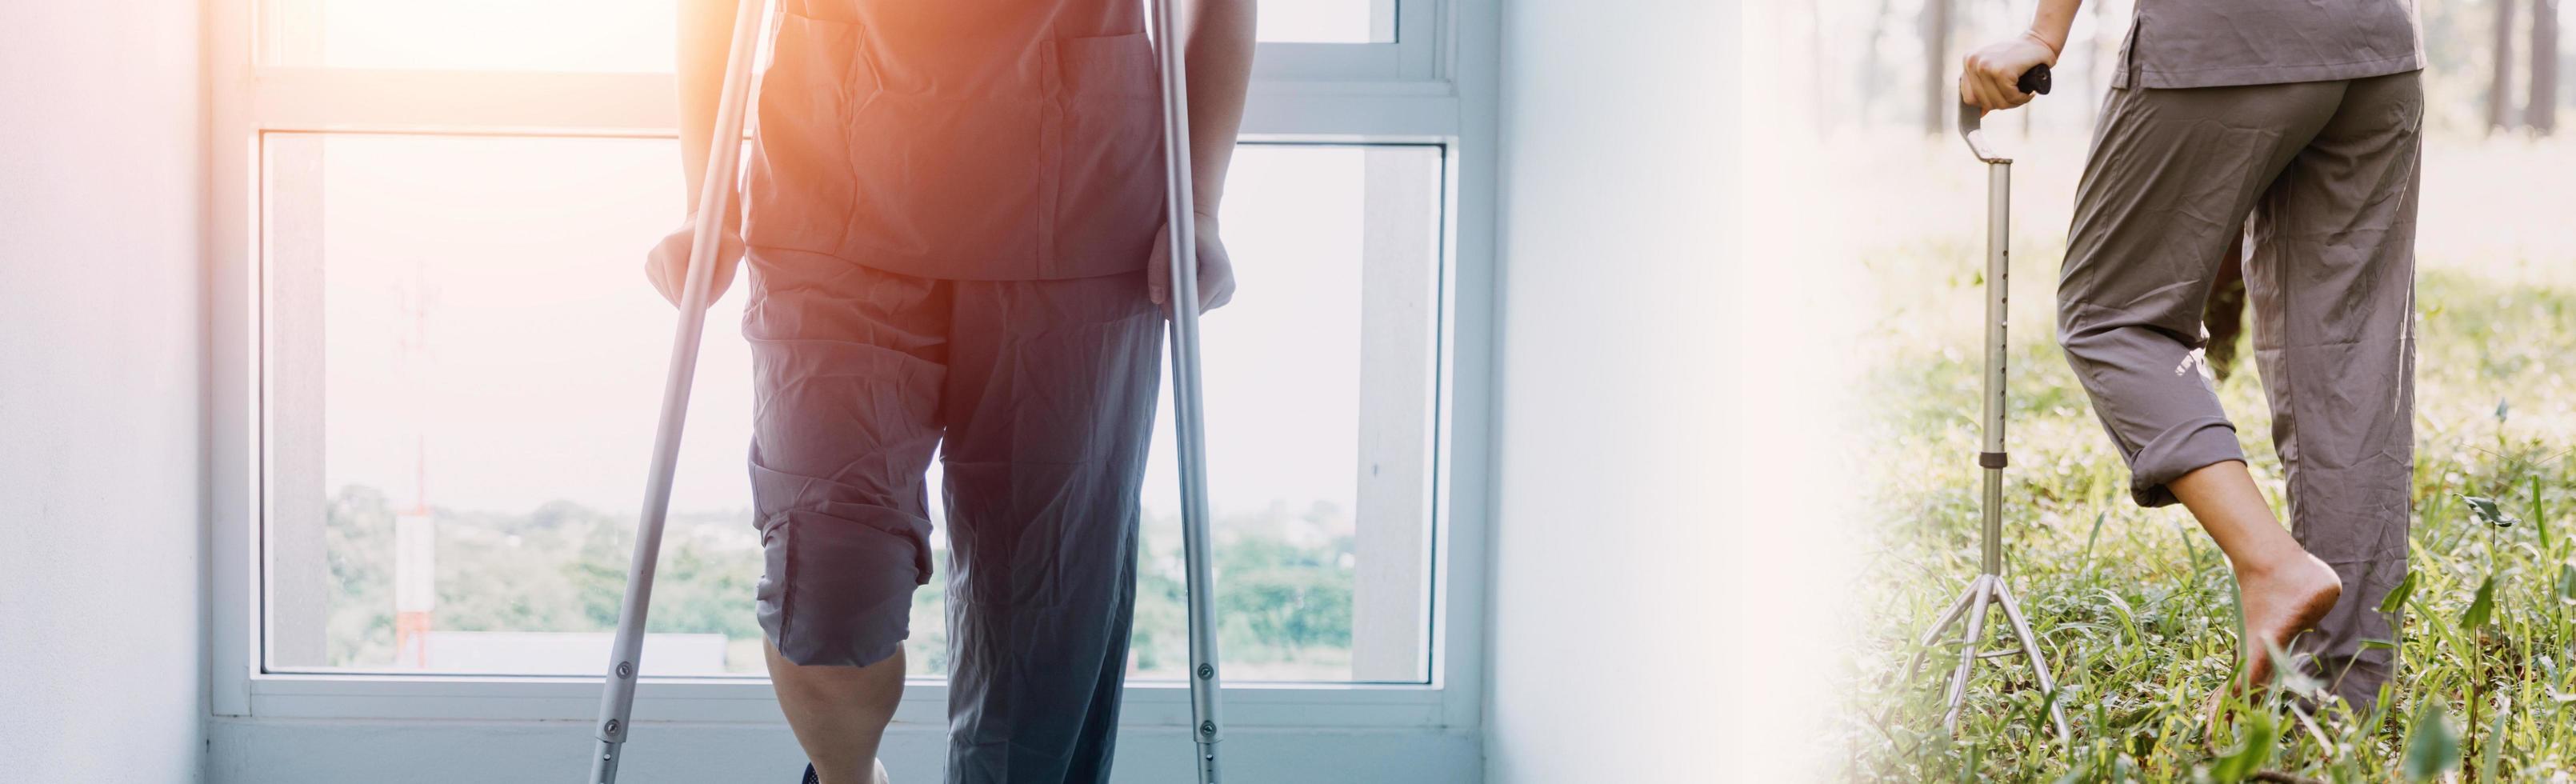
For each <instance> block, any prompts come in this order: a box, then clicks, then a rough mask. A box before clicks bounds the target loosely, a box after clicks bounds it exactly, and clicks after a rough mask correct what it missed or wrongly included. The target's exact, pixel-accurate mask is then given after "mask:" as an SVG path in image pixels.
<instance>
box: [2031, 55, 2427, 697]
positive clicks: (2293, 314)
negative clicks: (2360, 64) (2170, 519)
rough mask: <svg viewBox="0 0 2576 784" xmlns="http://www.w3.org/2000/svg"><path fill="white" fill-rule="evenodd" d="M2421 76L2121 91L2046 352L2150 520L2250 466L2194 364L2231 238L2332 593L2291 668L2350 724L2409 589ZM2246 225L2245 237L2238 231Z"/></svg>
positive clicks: (2373, 682) (2377, 676) (2090, 178)
mask: <svg viewBox="0 0 2576 784" xmlns="http://www.w3.org/2000/svg"><path fill="white" fill-rule="evenodd" d="M2420 73H2421V72H2406V73H2399V74H2393V75H2388V76H2376V77H2370V78H2363V79H2352V80H2340V81H2319V82H2296V83H2287V84H2263V85H2247V86H2235V87H2201V88H2189V89H2149V88H2128V89H2120V90H2114V91H2113V92H2112V94H2111V96H2110V98H2109V99H2108V100H2107V101H2106V103H2105V105H2104V107H2103V113H2102V118H2101V122H2100V124H2099V126H2098V130H2097V131H2096V133H2095V136H2094V139H2093V149H2092V153H2091V155H2090V157H2089V160H2087V162H2086V164H2085V170H2084V176H2083V180H2082V182H2081V183H2080V184H2079V185H2078V187H2077V191H2076V203H2075V218H2074V224H2073V227H2072V228H2071V230H2070V232H2069V236H2068V239H2067V250H2066V261H2065V266H2064V268H2063V270H2062V271H2061V273H2060V277H2059V280H2058V289H2057V337H2058V341H2059V343H2060V344H2061V345H2062V346H2064V348H2065V352H2066V358H2067V362H2068V363H2069V364H2071V365H2073V366H2074V370H2075V375H2076V377H2077V378H2078V379H2079V380H2080V381H2081V382H2082V383H2083V385H2084V389H2085V391H2086V392H2087V393H2088V394H2089V395H2090V396H2091V398H2092V401H2093V411H2094V413H2095V415H2097V416H2098V417H2099V418H2100V419H2101V422H2102V427H2103V429H2104V431H2106V432H2107V433H2108V434H2109V435H2110V437H2111V441H2112V443H2113V444H2115V445H2116V446H2117V447H2118V449H2119V452H2120V456H2121V457H2122V458H2123V459H2124V460H2126V461H2127V463H2128V466H2129V470H2130V475H2131V479H2130V493H2131V496H2132V498H2133V499H2134V500H2135V501H2136V502H2137V503H2138V504H2139V505H2142V506H2149V507H2155V506H2165V505H2169V504H2173V503H2175V502H2176V499H2175V498H2174V496H2173V493H2172V492H2171V491H2170V490H2168V489H2167V488H2166V487H2165V484H2166V483H2167V482H2170V481H2172V480H2174V479H2176V478H2179V477H2181V476H2182V475H2184V474H2187V473H2190V472H2191V471H2193V470H2195V469H2198V468H2201V467H2203V466H2208V465H2211V464H2214V463H2219V462H2223V461H2227V460H2242V459H2244V452H2243V451H2242V449H2241V448H2240V447H2239V445H2238V444H2237V440H2236V429H2235V425H2234V424H2233V423H2231V422H2230V421H2229V420H2228V418H2227V413H2226V412H2225V411H2222V410H2221V409H2220V407H2219V402H2218V396H2217V393H2216V391H2215V389H2214V386H2213V383H2212V381H2211V380H2210V378H2209V374H2208V371H2207V368H2206V365H2205V364H2204V363H2203V362H2202V361H2201V358H2202V354H2201V349H2202V348H2203V347H2204V344H2205V342H2206V340H2207V336H2206V334H2205V332H2204V331H2203V329H2202V327H2201V323H2200V319H2201V314H2202V308H2203V305H2204V303H2205V302H2206V301H2207V300H2208V297H2209V293H2210V289H2211V287H2212V285H2213V282H2214V279H2215V278H2216V277H2217V273H2218V270H2219V269H2220V267H2219V265H2220V264H2232V263H2236V261H2237V259H2235V258H2234V257H2232V256H2231V255H2230V254H2229V248H2230V245H2231V243H2232V241H2233V240H2234V239H2235V238H2236V237H2238V236H2239V233H2240V232H2242V233H2243V234H2245V235H2247V236H2248V237H2249V239H2250V240H2251V242H2252V244H2253V246H2254V252H2253V255H2252V257H2251V258H2250V259H2249V260H2247V261H2245V262H2244V263H2245V269H2244V272H2245V287H2246V292H2247V294H2248V298H2249V299H2250V300H2251V301H2252V303H2253V308H2254V330H2253V338H2254V354H2255V358H2256V362H2257V366H2258V368H2259V369H2260V371H2261V374H2262V379H2263V386H2264V392H2265V394H2266V396H2267V397H2268V399H2269V402H2270V404H2271V408H2272V417H2273V418H2272V437H2273V442H2274V445H2275V447H2276V449H2278V451H2279V453H2280V458H2281V464H2282V466H2283V468H2284V469H2285V471H2286V473H2287V478H2288V485H2289V487H2288V496H2287V498H2288V506H2289V511H2290V514H2289V516H2290V523H2291V532H2292V533H2293V535H2295V536H2296V537H2297V538H2298V540H2299V542H2300V544H2301V545H2303V546H2305V547H2306V548H2307V550H2308V552H2310V553H2313V554H2315V555H2316V556H2317V557H2318V558H2319V559H2321V560H2323V561H2325V562H2326V563H2327V564H2329V565H2331V566H2332V567H2333V568H2334V570H2335V572H2336V573H2337V574H2338V575H2340V576H2341V577H2342V578H2343V585H2344V592H2343V598H2342V600H2341V601H2340V602H2338V603H2337V604H2336V605H2335V608H2334V609H2333V611H2332V612H2331V613H2330V614H2328V615H2327V616H2326V619H2325V620H2324V622H2322V623H2321V624H2319V628H2320V630H2321V631H2323V632H2324V634H2322V635H2319V634H2314V633H2311V634H2307V635H2302V636H2301V638H2300V640H2299V642H2298V643H2297V645H2296V648H2297V649H2298V650H2299V651H2300V652H2305V653H2310V654H2313V655H2315V657H2316V659H2315V666H2317V667H2318V668H2319V673H2318V674H2320V675H2322V676H2324V677H2326V678H2328V679H2329V680H2331V681H2334V682H2335V691H2336V692H2337V693H2338V694H2339V695H2341V696H2343V697H2344V698H2345V699H2346V700H2347V701H2349V702H2351V703H2352V704H2353V705H2355V706H2358V707H2364V708H2366V707H2367V706H2369V705H2371V704H2372V701H2373V698H2374V697H2375V695H2376V692H2377V690H2378V688H2379V685H2380V683H2382V682H2384V681H2385V680H2386V679H2387V677H2388V675H2389V673H2390V672H2391V671H2392V670H2393V669H2394V668H2395V665H2396V662H2395V661H2394V656H2393V654H2392V653H2391V651H2390V650H2389V649H2387V648H2384V647H2377V646H2372V647H2368V648H2365V647H2364V646H2363V643H2364V642H2365V641H2369V640H2393V635H2392V632H2391V627H2390V623H2391V621H2392V620H2393V619H2391V618H2389V617H2387V616H2384V615H2382V614H2381V613H2379V612H2378V611H2377V609H2378V605H2379V602H2380V600H2381V598H2382V597H2384V596H2385V595H2386V594H2387V592H2388V590H2389V588H2391V587H2392V586H2393V585H2394V584H2395V583H2396V581H2397V580H2398V579H2400V578H2401V577H2403V576H2404V575H2405V573H2406V540H2407V525H2408V516H2409V512H2410V510H2409V503H2410V498H2411V491H2412V476H2413V468H2414V430H2413V416H2414V389H2415V384H2414V376H2415V372H2414V371H2415V329H2414V310H2415V308H2414V288H2415V286H2414V283H2415V211H2416V184H2417V181H2418V179H2419V176H2418V171H2417V167H2418V164H2419V162H2420V157H2421V139H2422V131H2423V117H2424V99H2423V88H2422V86H2421V81H2420V79H2419V74H2420ZM2249 214H2250V216H2251V217H2250V219H2249V218H2248V216H2249Z"/></svg>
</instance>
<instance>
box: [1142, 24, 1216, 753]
mask: <svg viewBox="0 0 2576 784" xmlns="http://www.w3.org/2000/svg"><path fill="white" fill-rule="evenodd" d="M1153 3H1154V43H1155V49H1156V50H1157V54H1159V55H1160V56H1161V57H1162V65H1163V67H1162V68H1161V69H1160V70H1161V71H1162V79H1163V85H1162V93H1163V174H1164V176H1165V181H1164V194H1165V196H1164V201H1163V215H1164V219H1165V220H1164V223H1165V230H1166V231H1168V232H1169V234H1168V235H1167V236H1166V237H1165V239H1166V240H1167V241H1169V242H1170V243H1171V249H1172V252H1171V263H1172V287H1171V298H1170V299H1169V300H1167V301H1168V302H1170V303H1171V308H1172V312H1171V317H1172V409H1173V411H1172V425H1173V427H1174V432H1173V434H1172V435H1173V438H1172V443H1173V444H1174V446H1175V448H1177V449H1178V450H1179V452H1180V467H1181V560H1182V562H1183V564H1184V567H1183V568H1184V569H1185V570H1187V571H1188V573H1189V574H1188V575H1187V580H1188V589H1189V633H1190V675H1189V678H1190V734H1191V735H1192V736H1193V737H1194V739H1196V740H1197V742H1198V755H1199V759H1198V769H1199V784H1216V781H1217V771H1216V743H1217V741H1218V740H1221V739H1222V738H1223V735H1222V734H1221V733H1220V732H1219V731H1218V729H1217V715H1216V707H1217V705H1216V703H1217V684H1218V681H1217V676H1216V664H1217V655H1216V610H1215V606H1216V601H1215V596H1214V595H1213V593H1214V591H1215V579H1214V578H1213V577H1212V576H1211V574H1210V573H1209V571H1208V569H1209V566H1208V564H1209V561H1210V560H1211V559H1210V556H1209V554H1208V500H1207V439H1206V433H1205V432H1204V430H1203V427H1202V426H1203V425H1204V424H1205V421H1206V420H1205V419H1204V418H1203V416H1202V415H1203V412H1204V410H1205V409H1204V408H1203V407H1202V405H1201V402H1202V401H1201V398H1200V395H1199V253H1198V249H1199V240H1198V226H1197V220H1196V218H1195V217H1194V216H1196V215H1197V214H1198V210H1197V206H1196V205H1195V204H1194V198H1193V193H1192V191H1191V183H1192V182H1193V180H1192V178H1191V176H1190V97H1189V77H1188V66H1187V64H1186V62H1185V61H1186V59H1187V58H1185V57H1183V53H1184V50H1186V49H1187V48H1188V47H1187V46H1186V45H1185V44H1184V42H1183V41H1182V40H1181V38H1182V36H1181V25H1180V19H1179V17H1178V13H1177V12H1176V11H1175V10H1174V9H1173V8H1172V0H1153Z"/></svg>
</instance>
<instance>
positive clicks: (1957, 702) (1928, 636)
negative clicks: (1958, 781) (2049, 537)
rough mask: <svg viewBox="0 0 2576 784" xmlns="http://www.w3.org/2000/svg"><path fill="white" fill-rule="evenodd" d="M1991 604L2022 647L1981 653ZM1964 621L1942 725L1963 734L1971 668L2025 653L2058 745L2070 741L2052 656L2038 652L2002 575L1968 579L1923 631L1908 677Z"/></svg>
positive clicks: (2037, 646)
mask: <svg viewBox="0 0 2576 784" xmlns="http://www.w3.org/2000/svg"><path fill="white" fill-rule="evenodd" d="M1989 606H1996V607H2001V608H2003V611H2004V621H2005V623H2007V624H2010V625H2011V626H2012V631H2013V640H2014V643H2015V644H2016V645H2017V646H2018V647H2015V648H2009V649H2002V650H1992V651H1980V650H1978V649H1977V648H1978V646H1979V645H1982V644H1983V643H1984V639H1985V638H1984V634H1985V631H1986V629H1985V622H1986V608H1987V607H1989ZM1962 621H1965V622H1966V623H1967V629H1966V630H1965V631H1966V634H1965V635H1964V636H1962V637H1961V638H1960V639H1959V663H1958V665H1957V666H1955V667H1953V668H1952V669H1951V671H1950V686H1949V690H1948V694H1947V697H1946V701H1947V703H1948V705H1949V709H1948V711H1947V712H1945V713H1943V714H1942V716H1941V724H1942V726H1944V727H1946V728H1948V729H1949V730H1950V731H1951V732H1953V733H1956V732H1958V731H1959V709H1960V707H1962V706H1963V705H1964V704H1965V703H1966V701H1967V696H1968V694H1967V692H1968V668H1970V667H1973V666H1975V665H1976V663H1977V661H1978V660H1980V659H1998V658H2003V657H2006V656H2023V655H2026V656H2029V657H2030V669H2031V673H2032V674H2033V675H2036V676H2037V677H2038V680H2039V690H2040V693H2041V698H2042V699H2045V700H2048V719H2049V721H2050V722H2051V723H2053V724H2055V725H2056V727H2057V739H2058V741H2059V742H2061V743H2065V742H2072V739H2073V738H2074V733H2072V732H2070V731H2068V730H2067V728H2066V709H2065V707H2064V706H2062V705H2060V704H2059V703H2058V696H2057V681H2056V679H2054V678H2051V677H2049V675H2048V658H2047V657H2046V656H2045V655H2044V654H2042V653H2040V650H2039V639H2038V638H2037V637H2036V636H2034V635H2032V634H2031V633H2030V621H2029V620H2027V619H2025V618H2023V617H2022V614H2021V603H2019V602H2016V601H2014V600H2013V594H2012V588H2011V587H2010V586H2007V585H2005V584H2004V578H2003V577H2002V576H2000V575H1995V574H1980V575H1977V578H1976V579H1974V580H1970V581H1968V589H1967V590H1966V591H1963V592H1961V593H1960V594H1959V598H1958V599H1957V600H1955V601H1952V602H1951V603H1950V609H1948V610H1946V611H1943V612H1942V613H1941V619H1940V620H1938V621H1934V622H1932V628H1930V629H1928V630H1925V631H1924V632H1923V638H1922V639H1921V640H1919V641H1917V642H1916V643H1915V652H1914V661H1913V662H1912V663H1910V664H1907V665H1906V666H1905V676H1906V679H1907V680H1912V679H1913V677H1914V674H1915V673H1917V672H1921V671H1922V669H1923V660H1924V658H1925V657H1927V656H1930V655H1931V653H1932V645H1933V643H1934V642H1935V641H1938V640H1939V639H1941V636H1942V634H1943V633H1945V632H1948V631H1949V630H1950V627H1951V626H1954V625H1957V624H1959V623H1960V622H1962Z"/></svg>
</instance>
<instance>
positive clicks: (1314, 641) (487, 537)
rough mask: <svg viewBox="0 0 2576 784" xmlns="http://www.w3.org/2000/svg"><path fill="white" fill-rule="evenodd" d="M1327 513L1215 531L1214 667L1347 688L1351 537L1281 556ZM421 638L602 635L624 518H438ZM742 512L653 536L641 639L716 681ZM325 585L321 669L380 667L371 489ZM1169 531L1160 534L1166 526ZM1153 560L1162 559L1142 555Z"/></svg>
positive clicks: (921, 604) (337, 537) (922, 665)
mask: <svg viewBox="0 0 2576 784" xmlns="http://www.w3.org/2000/svg"><path fill="white" fill-rule="evenodd" d="M1339 514H1340V513H1339V512H1338V511H1337V510H1333V509H1330V508H1328V507H1327V508H1319V509H1313V510H1308V511H1307V512H1306V513H1305V514H1304V515H1303V516H1302V517H1299V518H1295V519H1282V518H1285V517H1287V515H1286V514H1285V513H1284V512H1280V511H1278V510H1272V511H1271V512H1269V513H1266V514H1264V515H1256V516H1245V517H1233V518H1227V519H1223V520H1219V521H1217V528H1218V530H1219V533H1220V536H1219V537H1218V543H1217V544H1218V547H1217V556H1218V562H1217V570H1218V574H1219V575H1220V582H1221V588H1222V591H1221V592H1220V593H1219V594H1218V596H1219V599H1220V601H1219V608H1220V609H1219V617H1220V618H1221V619H1222V620H1223V623H1224V626H1223V628H1222V629H1221V630H1220V635H1221V636H1220V643H1221V645H1222V646H1223V649H1224V653H1225V656H1226V660H1227V661H1228V662H1229V664H1231V663H1235V662H1251V663H1255V664H1257V665H1262V667H1261V668H1257V669H1256V671H1255V673H1254V674H1259V673H1263V672H1266V673H1269V674H1270V675H1273V676H1280V677H1304V678H1311V679H1327V680H1329V679H1340V678H1344V677H1347V676H1348V666H1349V660H1350V652H1349V651H1350V647H1351V614H1352V608H1353V605H1352V602H1353V593H1352V584H1353V575H1352V570H1351V567H1350V566H1349V564H1350V563H1351V561H1352V559H1353V556H1354V553H1353V545H1352V541H1351V537H1349V536H1347V535H1340V536H1332V537H1328V538H1327V540H1326V541H1324V542H1323V543H1322V544H1321V546H1314V545H1299V544H1291V543H1290V542H1289V541H1287V540H1286V539H1284V538H1282V536H1284V534H1283V533H1282V532H1283V531H1285V530H1286V529H1288V528H1289V527H1291V524H1292V523H1295V524H1301V525H1305V526H1307V527H1309V528H1313V527H1316V526H1322V527H1326V528H1329V527H1331V526H1330V525H1328V523H1330V522H1331V521H1332V519H1334V518H1336V516H1337V515H1339ZM432 516H433V519H435V520H436V521H437V524H438V534H437V547H438V553H437V556H438V557H437V569H438V577H437V586H438V609H437V628H439V629H441V630H451V631H512V632H604V631H610V630H613V629H615V628H616V626H617V612H618V606H619V604H620V602H621V601H622V599H623V596H624V592H625V586H626V569H627V562H628V560H629V559H630V558H632V557H633V551H634V546H635V545H634V540H635V537H634V530H635V520H634V518H633V517H632V516H630V515H622V514H613V513H609V512H605V511H601V510H597V509H591V508H588V507H585V506H582V505H580V504H576V503H573V502H570V501H554V502H549V503H547V504H544V505H542V506H539V507H537V508H536V509H534V510H531V511H529V512H528V513H526V514H499V513H488V512H475V511H462V510H453V509H445V508H439V509H434V510H433V511H432ZM749 518H750V513H749V512H748V511H738V512H725V513H700V514H675V515H673V516H672V518H671V519H670V521H669V524H668V526H667V527H666V531H665V536H664V540H663V545H662V554H661V560H660V562H659V563H658V565H657V567H656V568H657V577H656V579H655V581H654V592H653V612H652V614H651V616H650V623H649V624H648V627H649V628H650V630H651V631H653V632H657V633H696V634H720V635H723V636H725V637H726V638H728V639H729V640H732V641H733V644H732V645H731V647H730V648H729V652H728V656H727V661H726V668H727V669H728V670H729V671H732V672H739V673H759V672H763V671H764V665H763V664H762V662H761V660H760V657H759V655H758V652H759V650H760V648H759V640H760V639H761V636H762V634H761V630H760V626H759V623H758V621H757V619H756V618H755V617H754V616H753V612H752V610H753V598H752V597H753V595H754V591H755V590H756V589H757V587H758V585H759V581H760V571H761V550H760V542H759V536H758V532H757V531H756V530H754V528H753V526H752V525H751V523H750V522H749ZM1156 522H1161V523H1169V522H1170V521H1148V524H1147V526H1146V530H1145V531H1144V532H1143V534H1142V540H1141V542H1142V543H1141V549H1142V551H1143V552H1144V554H1145V555H1144V556H1143V557H1140V564H1139V571H1140V574H1139V576H1138V596H1137V615H1136V625H1135V630H1134V633H1133V636H1132V638H1131V640H1132V646H1133V649H1134V653H1135V665H1136V669H1137V670H1139V671H1142V672H1145V673H1153V674H1160V675H1170V676H1178V674H1179V672H1180V670H1181V669H1182V666H1183V664H1184V662H1185V661H1186V650H1187V648H1186V646H1187V644H1188V638H1187V634H1186V631H1185V629H1186V623H1185V618H1184V617H1183V614H1182V612H1181V611H1180V608H1181V606H1182V603H1183V598H1184V593H1183V589H1182V574H1181V569H1180V566H1179V563H1178V552H1177V542H1175V541H1172V540H1173V539H1174V538H1176V537H1172V536H1158V534H1160V533H1162V530H1163V527H1164V526H1161V525H1156V524H1155V523H1156ZM324 528H325V533H326V536H327V537H328V541H327V547H326V550H325V552H326V554H327V556H328V558H329V563H330V569H331V576H332V583H331V586H330V588H329V591H328V594H329V595H328V596H327V601H328V607H329V610H330V617H329V620H328V624H329V627H328V629H327V630H326V635H325V636H326V644H327V646H328V656H329V660H328V662H327V663H328V665H329V666H333V667H345V668H359V669H383V668H388V667H391V666H393V665H394V662H395V655H394V617H393V616H394V613H393V587H392V586H393V571H394V556H393V512H392V507H391V502H390V501H388V500H387V499H386V497H385V494H384V493H383V492H382V491H379V490H376V489H374V488H370V487H364V486H355V485H353V486H349V487H346V488H343V489H342V490H341V491H340V493H339V495H338V496H336V497H334V498H333V499H332V501H331V503H330V505H329V508H328V517H327V518H326V520H325V526H324ZM1175 530H1176V529H1175ZM1155 554H1165V555H1169V556H1170V557H1169V558H1157V557H1154V555H1155ZM933 561H934V564H935V568H936V569H937V572H936V573H935V574H934V575H933V577H932V579H931V580H930V582H929V584H928V585H924V586H922V587H921V588H919V589H917V590H915V591H914V594H913V614H912V637H911V638H910V639H908V640H907V641H906V644H905V652H906V657H907V663H908V665H909V668H910V669H911V670H912V671H913V672H915V673H917V674H922V675H938V674H942V673H945V672H946V671H947V667H948V651H947V630H946V616H945V611H946V580H945V578H946V573H947V564H946V563H945V561H946V556H945V554H944V552H943V553H942V554H940V555H938V556H937V557H935V558H934V559H933Z"/></svg>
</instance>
